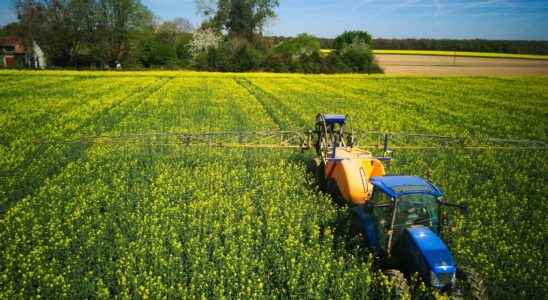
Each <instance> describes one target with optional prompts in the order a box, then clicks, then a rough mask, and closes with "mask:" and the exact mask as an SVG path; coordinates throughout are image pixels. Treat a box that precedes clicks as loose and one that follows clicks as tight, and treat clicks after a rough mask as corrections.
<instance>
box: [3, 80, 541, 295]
mask: <svg viewBox="0 0 548 300" xmlns="http://www.w3.org/2000/svg"><path fill="white" fill-rule="evenodd" d="M0 78H1V79H2V80H3V82H4V83H5V84H3V85H2V86H1V87H0V128H2V130H1V131H0V228H2V229H1V231H0V253H1V254H0V298H2V299H13V298H27V297H38V296H41V297H45V298H68V299H73V298H95V297H98V298H111V297H119V298H134V297H135V298H191V299H195V298H199V297H206V298H272V297H275V298H345V299H354V298H358V299H359V298H368V297H370V298H378V297H384V296H386V295H385V293H386V292H387V291H386V290H387V287H386V286H385V284H384V278H383V277H382V276H381V275H380V274H379V273H378V272H376V271H375V269H374V268H373V267H372V265H371V263H372V259H371V257H370V255H369V254H368V253H367V252H366V251H365V250H364V249H361V248H359V246H357V245H356V244H355V243H353V242H352V241H351V240H349V239H348V238H347V237H346V236H345V235H344V234H343V233H342V232H344V220H345V216H346V213H345V208H344V207H342V208H340V207H338V206H337V205H335V204H334V203H333V201H332V200H331V198H330V197H329V196H328V195H325V194H322V193H321V192H319V191H318V189H317V188H316V187H315V184H314V182H313V180H312V176H311V174H309V173H308V172H307V171H306V164H307V159H308V158H309V157H310V155H311V154H307V153H305V154H301V153H300V152H299V151H291V150H266V149H263V150H251V149H247V150H242V149H218V148H207V147H205V148H201V147H196V148H185V147H181V146H180V145H158V144H149V143H147V142H146V141H145V142H139V143H135V144H129V143H119V144H117V143H110V144H100V143H85V142H74V143H55V142H44V141H55V140H56V139H73V140H74V139H79V138H81V137H83V136H95V135H109V136H116V135H124V134H143V133H159V132H205V131H239V130H269V129H290V128H308V127H311V126H312V124H313V120H314V117H315V115H316V113H318V112H329V113H341V114H349V115H350V116H351V118H352V125H353V127H354V128H356V129H361V130H376V131H383V132H384V131H389V132H428V133H433V134H443V135H450V136H464V137H465V138H469V139H478V140H479V139H485V138H486V137H498V138H507V139H531V140H540V141H544V142H547V141H548V127H547V126H546V124H547V121H548V78H546V77H505V78H495V77H493V78H491V77H450V78H445V77H437V78H431V77H401V76H400V77H397V76H367V75H288V74H279V75H276V74H261V73H250V74H220V73H197V72H135V73H132V72H63V71H45V72H20V71H0ZM7 83H9V84H7ZM428 169H432V170H433V181H434V182H435V183H436V184H437V185H438V186H440V187H441V189H442V190H443V191H444V193H445V195H446V199H447V200H448V201H451V202H460V201H468V203H469V204H470V209H469V212H468V213H467V214H465V215H461V214H458V213H455V214H452V217H453V219H454V220H455V223H454V230H453V231H452V234H451V236H450V240H449V244H450V246H451V248H452V250H453V251H454V254H455V256H456V259H457V261H458V262H459V263H462V264H467V265H472V266H474V267H475V268H476V269H477V270H478V271H479V272H480V273H482V274H483V276H484V278H485V282H486V283H487V286H488V289H489V293H490V296H491V298H492V299H516V298H532V299H543V298H546V296H547V292H546V291H547V282H548V271H547V269H546V253H547V248H546V242H547V241H548V231H547V230H546V228H548V218H546V213H548V202H546V199H547V197H548V185H546V174H548V152H547V151H546V150H534V149H519V150H516V149H514V150H508V149H505V150H500V149H498V150H497V149H459V148H457V149H447V150H439V149H438V150H395V152H394V162H393V164H392V166H391V168H390V170H389V171H390V173H393V174H410V175H421V176H422V175H424V174H425V172H426V171H427V170H428ZM417 293H425V294H428V293H429V292H428V291H426V292H417ZM423 296H424V294H423Z"/></svg>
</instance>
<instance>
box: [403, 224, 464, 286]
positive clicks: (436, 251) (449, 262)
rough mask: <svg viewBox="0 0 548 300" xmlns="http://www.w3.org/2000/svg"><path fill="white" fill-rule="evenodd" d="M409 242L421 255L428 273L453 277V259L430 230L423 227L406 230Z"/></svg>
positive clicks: (454, 268) (454, 269) (443, 244)
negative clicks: (428, 270)
mask: <svg viewBox="0 0 548 300" xmlns="http://www.w3.org/2000/svg"><path fill="white" fill-rule="evenodd" d="M406 231H407V234H408V237H409V240H410V241H411V242H412V244H413V246H414V247H415V248H416V250H418V252H419V253H420V254H421V256H422V258H423V259H424V261H425V262H426V264H427V265H428V268H429V269H430V271H431V272H432V273H434V274H436V275H437V276H438V277H446V276H448V275H453V274H454V273H455V271H456V265H455V259H454V258H453V255H452V254H451V251H449V248H447V246H446V245H445V243H444V242H443V241H442V240H441V239H440V238H439V237H438V236H437V235H436V234H435V233H434V232H432V230H430V228H428V227H424V226H417V227H410V228H407V229H406Z"/></svg>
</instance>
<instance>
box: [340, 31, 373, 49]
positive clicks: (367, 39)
mask: <svg viewBox="0 0 548 300" xmlns="http://www.w3.org/2000/svg"><path fill="white" fill-rule="evenodd" d="M356 41H362V42H364V43H365V44H367V45H369V46H370V47H371V48H373V40H372V39H371V35H370V34H369V33H367V31H359V30H357V31H345V32H343V33H342V34H341V35H339V36H338V37H336V38H335V41H334V43H333V44H334V46H335V50H342V49H343V48H344V47H346V46H348V45H350V44H352V43H354V42H356Z"/></svg>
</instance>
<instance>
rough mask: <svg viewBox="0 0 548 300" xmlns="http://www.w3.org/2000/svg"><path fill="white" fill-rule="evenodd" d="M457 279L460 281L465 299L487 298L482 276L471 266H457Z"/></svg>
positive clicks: (481, 299)
mask: <svg viewBox="0 0 548 300" xmlns="http://www.w3.org/2000/svg"><path fill="white" fill-rule="evenodd" d="M457 279H459V281H461V282H462V286H463V294H464V296H465V298H466V299H474V300H486V299H489V297H488V296H487V289H486V288H485V284H484V283H483V279H482V277H481V276H480V275H479V273H477V272H476V271H475V270H474V269H473V268H470V267H460V268H458V269H457Z"/></svg>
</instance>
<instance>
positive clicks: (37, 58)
mask: <svg viewBox="0 0 548 300" xmlns="http://www.w3.org/2000/svg"><path fill="white" fill-rule="evenodd" d="M32 50H33V52H34V62H33V63H34V66H33V67H35V68H40V69H43V68H45V67H46V66H47V64H46V56H45V55H44V51H42V49H41V48H40V46H38V44H37V43H36V41H33V42H32Z"/></svg>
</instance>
